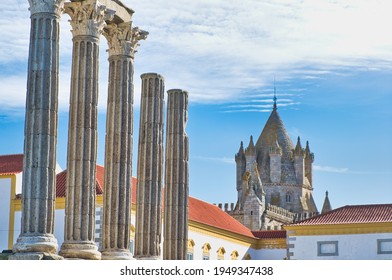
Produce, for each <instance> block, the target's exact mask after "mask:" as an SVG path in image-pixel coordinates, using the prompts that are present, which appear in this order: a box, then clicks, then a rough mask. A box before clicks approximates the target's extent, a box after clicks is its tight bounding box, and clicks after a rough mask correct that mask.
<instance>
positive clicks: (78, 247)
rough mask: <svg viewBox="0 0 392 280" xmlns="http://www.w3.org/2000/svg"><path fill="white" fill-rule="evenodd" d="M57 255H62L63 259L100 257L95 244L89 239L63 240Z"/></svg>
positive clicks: (92, 258)
mask: <svg viewBox="0 0 392 280" xmlns="http://www.w3.org/2000/svg"><path fill="white" fill-rule="evenodd" d="M59 255H60V256H63V257H64V258H65V259H83V260H100V259H101V253H100V252H99V251H98V247H97V245H96V244H95V243H94V242H91V241H79V242H77V241H73V242H69V241H65V242H64V243H63V245H61V249H60V252H59Z"/></svg>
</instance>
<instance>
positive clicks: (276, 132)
mask: <svg viewBox="0 0 392 280" xmlns="http://www.w3.org/2000/svg"><path fill="white" fill-rule="evenodd" d="M276 140H278V144H279V146H280V148H281V149H282V153H283V155H282V156H283V158H290V156H291V152H292V150H293V149H294V145H293V142H292V141H291V139H290V136H289V134H288V132H287V130H286V128H285V126H284V124H283V121H282V119H281V118H280V116H279V113H278V109H277V108H276V107H274V109H273V110H272V113H271V115H270V117H269V118H268V120H267V123H266V124H265V126H264V129H263V131H262V132H261V134H260V136H259V139H258V140H257V142H256V150H258V151H260V150H262V151H265V152H267V151H269V148H270V147H274V146H275V145H276Z"/></svg>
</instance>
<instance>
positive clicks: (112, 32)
mask: <svg viewBox="0 0 392 280" xmlns="http://www.w3.org/2000/svg"><path fill="white" fill-rule="evenodd" d="M147 35H148V32H146V31H143V30H140V29H139V28H138V27H132V22H124V23H120V24H115V23H111V24H109V25H107V26H106V27H105V29H104V36H105V37H106V39H107V40H108V45H109V56H112V55H126V56H130V57H132V58H133V57H134V55H135V52H136V48H137V47H138V46H139V44H138V42H139V41H140V40H144V39H146V38H147Z"/></svg>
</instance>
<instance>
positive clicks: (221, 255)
mask: <svg viewBox="0 0 392 280" xmlns="http://www.w3.org/2000/svg"><path fill="white" fill-rule="evenodd" d="M216 252H217V253H218V257H217V259H218V260H224V259H225V253H226V250H225V248H223V247H220V248H219V249H218V251H216Z"/></svg>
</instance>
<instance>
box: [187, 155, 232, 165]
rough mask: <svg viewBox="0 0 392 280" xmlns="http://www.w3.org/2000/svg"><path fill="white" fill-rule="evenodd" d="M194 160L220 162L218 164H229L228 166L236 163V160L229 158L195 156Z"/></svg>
mask: <svg viewBox="0 0 392 280" xmlns="http://www.w3.org/2000/svg"><path fill="white" fill-rule="evenodd" d="M192 159H196V160H203V161H213V162H218V163H228V164H234V163H235V162H234V158H228V157H205V156H193V157H192Z"/></svg>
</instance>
